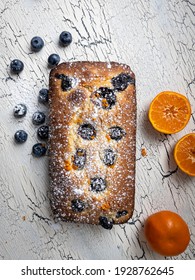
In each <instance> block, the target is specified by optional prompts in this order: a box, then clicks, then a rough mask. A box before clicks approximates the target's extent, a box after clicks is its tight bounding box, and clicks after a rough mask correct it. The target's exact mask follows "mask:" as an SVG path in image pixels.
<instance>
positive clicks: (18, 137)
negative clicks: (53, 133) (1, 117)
mask: <svg viewBox="0 0 195 280" xmlns="http://www.w3.org/2000/svg"><path fill="white" fill-rule="evenodd" d="M14 138H15V141H16V142H17V143H24V142H26V140H27V138H28V134H27V133H26V132H25V131H24V130H18V131H16V133H15V134H14Z"/></svg>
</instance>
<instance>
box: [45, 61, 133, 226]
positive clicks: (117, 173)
mask: <svg viewBox="0 0 195 280" xmlns="http://www.w3.org/2000/svg"><path fill="white" fill-rule="evenodd" d="M49 107H50V133H49V157H50V161H49V172H50V188H51V206H52V210H53V213H54V216H55V218H59V219H61V220H64V221H72V222H78V223H79V222H80V223H89V224H100V225H101V226H103V227H104V228H106V229H111V228H112V227H113V224H121V223H125V222H127V221H128V220H129V218H130V217H131V216H132V214H133V209H134V192H135V141H136V95H135V76H134V73H133V72H132V71H131V69H130V67H129V66H127V65H125V64H119V63H115V62H110V63H106V62H82V61H81V62H71V63H62V64H60V65H58V66H57V67H55V68H54V69H53V70H52V71H51V73H50V90H49Z"/></svg>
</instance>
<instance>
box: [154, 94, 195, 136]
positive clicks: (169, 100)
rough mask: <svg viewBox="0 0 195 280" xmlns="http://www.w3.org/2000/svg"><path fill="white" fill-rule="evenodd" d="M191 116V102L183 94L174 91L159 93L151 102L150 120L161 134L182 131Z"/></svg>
mask: <svg viewBox="0 0 195 280" xmlns="http://www.w3.org/2000/svg"><path fill="white" fill-rule="evenodd" d="M190 115H191V106H190V103H189V100H188V99H187V98H186V97H185V96H184V95H182V94H180V93H177V92H172V91H163V92H161V93H159V94H158V95H157V96H156V97H155V98H154V99H153V101H152V102H151V104H150V108H149V120H150V122H151V124H152V126H153V127H154V128H155V129H156V130H158V131H159V132H163V133H165V134H172V133H176V132H179V131H180V130H182V129H183V128H184V127H185V126H186V125H187V123H188V121H189V119H190Z"/></svg>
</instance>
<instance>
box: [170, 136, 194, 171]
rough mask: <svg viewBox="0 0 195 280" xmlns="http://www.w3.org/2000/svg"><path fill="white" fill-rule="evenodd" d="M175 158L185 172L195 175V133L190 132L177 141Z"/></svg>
mask: <svg viewBox="0 0 195 280" xmlns="http://www.w3.org/2000/svg"><path fill="white" fill-rule="evenodd" d="M174 158H175V161H176V163H177V165H178V167H179V168H180V169H181V170H182V171H183V172H185V173H187V174H188V175H191V176H195V133H189V134H187V135H185V136H183V137H182V138H181V139H180V140H179V141H178V142H177V144H176V145H175V148H174Z"/></svg>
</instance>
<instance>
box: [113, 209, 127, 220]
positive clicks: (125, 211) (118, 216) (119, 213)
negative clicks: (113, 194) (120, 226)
mask: <svg viewBox="0 0 195 280" xmlns="http://www.w3.org/2000/svg"><path fill="white" fill-rule="evenodd" d="M127 214H128V212H127V210H122V211H118V212H117V213H116V218H117V219H118V218H120V217H122V216H126V215H127Z"/></svg>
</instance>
